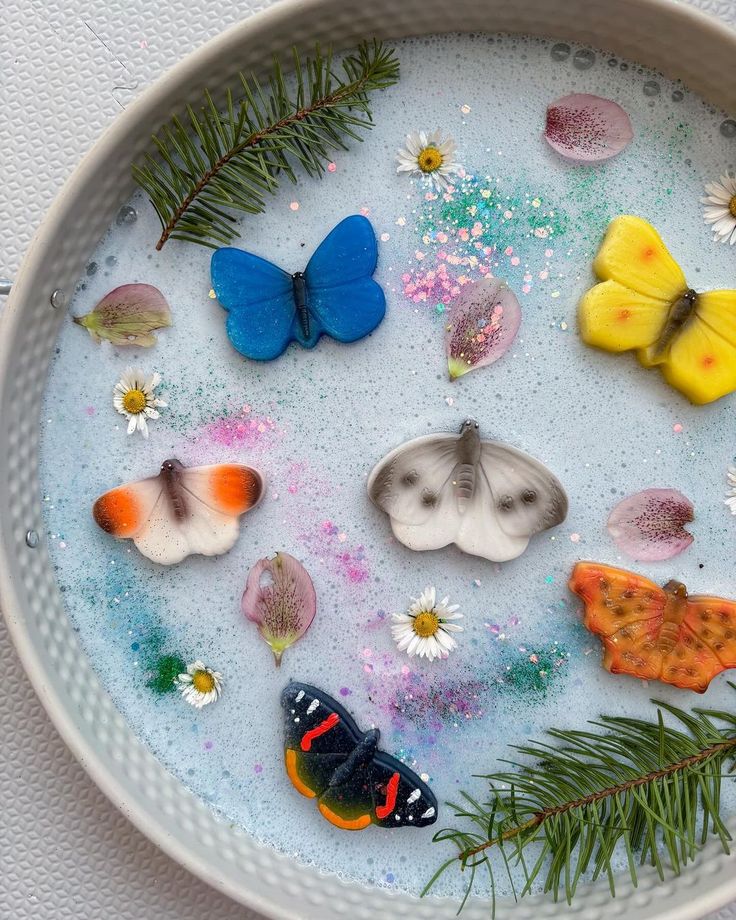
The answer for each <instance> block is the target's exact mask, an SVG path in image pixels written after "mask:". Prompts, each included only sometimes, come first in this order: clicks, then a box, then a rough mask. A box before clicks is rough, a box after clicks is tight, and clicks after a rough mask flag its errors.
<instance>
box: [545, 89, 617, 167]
mask: <svg viewBox="0 0 736 920" xmlns="http://www.w3.org/2000/svg"><path fill="white" fill-rule="evenodd" d="M544 136H545V139H546V140H547V143H548V144H549V145H550V147H552V148H554V149H555V150H556V151H557V152H558V153H559V154H561V155H562V156H563V157H565V158H566V159H568V160H575V161H576V162H578V163H594V162H597V161H600V160H608V159H610V157H615V156H616V154H617V153H621V151H622V150H623V149H624V147H626V146H628V144H629V142H630V141H631V139H632V137H633V136H634V132H633V130H632V127H631V122H630V121H629V116H628V115H627V114H626V112H624V110H623V109H622V108H621V106H620V105H618V104H617V103H615V102H612V101H611V100H610V99H602V98H601V97H600V96H591V95H590V94H588V93H572V94H571V95H569V96H563V98H562V99H558V100H557V102H553V103H552V104H551V105H550V106H548V108H547V123H546V126H545V129H544Z"/></svg>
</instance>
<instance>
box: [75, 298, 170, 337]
mask: <svg viewBox="0 0 736 920" xmlns="http://www.w3.org/2000/svg"><path fill="white" fill-rule="evenodd" d="M73 319H74V322H75V323H77V324H78V325H80V326H84V328H85V329H86V330H87V332H89V334H90V335H91V336H92V338H93V339H94V341H95V342H100V341H101V340H102V339H107V340H108V341H109V342H112V343H113V345H138V346H140V347H141V348H150V347H151V345H154V344H155V342H156V336H155V335H153V332H154V331H155V330H156V329H163V328H164V327H166V326H170V325H171V310H170V309H169V305H168V303H167V302H166V298H165V297H164V295H163V294H162V293H161V291H159V289H158V288H155V287H153V285H151V284H123V285H121V286H120V287H116V288H114V289H113V290H112V291H110V292H109V293H108V294H105V296H104V297H103V298H102V300H101V301H100V302H99V303H98V304H97V306H96V307H95V308H94V310H92V312H91V313H87V314H85V315H84V316H75V317H73Z"/></svg>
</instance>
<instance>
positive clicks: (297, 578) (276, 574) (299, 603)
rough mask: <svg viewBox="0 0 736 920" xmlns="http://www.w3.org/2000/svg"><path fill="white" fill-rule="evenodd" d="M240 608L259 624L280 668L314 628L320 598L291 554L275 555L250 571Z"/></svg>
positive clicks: (303, 569)
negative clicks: (283, 658) (285, 655)
mask: <svg viewBox="0 0 736 920" xmlns="http://www.w3.org/2000/svg"><path fill="white" fill-rule="evenodd" d="M241 608H242V611H243V613H244V614H245V616H246V617H247V618H248V619H249V620H250V621H251V622H253V623H256V624H257V626H258V631H259V632H260V634H261V636H262V638H263V639H264V640H265V641H266V642H267V643H268V644H269V645H270V646H271V651H272V652H273V655H274V658H275V659H276V665H277V666H278V665H280V664H281V656H282V655H283V653H284V651H285V650H286V649H287V648H289V646H290V645H293V644H294V643H295V642H296V641H297V640H298V639H301V637H302V636H303V635H304V633H305V632H306V631H307V630H308V629H309V627H310V626H311V624H312V620H313V619H314V615H315V613H316V612H317V596H316V594H315V591H314V585H313V584H312V579H311V578H310V577H309V573H308V572H307V570H306V569H305V568H304V566H303V565H302V564H301V563H300V562H299V561H297V560H296V559H295V558H294V557H293V556H290V555H289V554H288V553H276V555H275V556H274V557H273V559H260V560H259V561H258V562H257V563H256V564H255V565H254V566H253V568H252V569H251V570H250V573H249V575H248V580H247V582H246V584H245V591H244V592H243V599H242V601H241Z"/></svg>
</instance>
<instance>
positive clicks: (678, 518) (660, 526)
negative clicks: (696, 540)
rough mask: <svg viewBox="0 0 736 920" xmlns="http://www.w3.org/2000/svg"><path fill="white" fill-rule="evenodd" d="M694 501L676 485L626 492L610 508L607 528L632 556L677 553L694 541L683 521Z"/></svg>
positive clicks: (666, 556) (646, 558)
mask: <svg viewBox="0 0 736 920" xmlns="http://www.w3.org/2000/svg"><path fill="white" fill-rule="evenodd" d="M692 520H693V505H692V502H691V501H690V499H689V498H686V497H685V496H684V495H683V494H682V492H678V491H677V490H676V489H646V490H645V491H644V492H637V493H636V494H635V495H629V497H628V498H625V499H624V500H623V501H621V502H619V503H618V505H616V507H615V508H614V509H613V511H612V512H611V515H610V517H609V518H608V525H607V526H608V532H609V533H610V534H611V536H612V537H613V539H614V541H615V543H616V546H618V547H619V549H621V550H622V551H623V552H625V553H626V554H627V555H628V556H631V557H632V559H638V560H640V561H642V562H658V561H661V560H662V559H671V558H672V557H673V556H677V555H678V554H679V553H681V552H682V551H683V550H685V549H687V548H688V546H690V544H691V543H692V542H693V537H692V535H691V534H689V533H688V532H687V531H686V530H685V527H684V525H685V524H687V523H689V522H690V521H692Z"/></svg>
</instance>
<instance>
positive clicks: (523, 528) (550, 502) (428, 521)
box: [368, 420, 567, 562]
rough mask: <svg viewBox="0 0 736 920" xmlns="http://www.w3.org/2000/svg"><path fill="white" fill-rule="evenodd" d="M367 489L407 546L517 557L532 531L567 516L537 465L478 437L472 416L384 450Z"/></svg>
mask: <svg viewBox="0 0 736 920" xmlns="http://www.w3.org/2000/svg"><path fill="white" fill-rule="evenodd" d="M368 494H369V496H370V498H371V500H372V501H373V503H374V504H376V505H377V506H378V507H379V508H381V509H382V510H383V511H385V512H386V513H387V514H388V515H389V517H390V519H391V527H392V530H393V532H394V535H395V536H396V538H397V539H398V540H400V542H401V543H403V544H404V545H405V546H407V547H409V549H414V550H429V549H440V548H441V547H443V546H447V545H448V544H450V543H455V544H456V545H457V546H458V547H459V548H460V549H461V550H462V551H463V552H466V553H470V554H471V555H475V556H482V557H484V558H486V559H490V560H492V561H494V562H505V561H507V560H509V559H514V558H516V557H517V556H519V555H521V553H522V552H523V551H524V550H525V549H526V547H527V545H528V543H529V540H530V538H531V537H532V535H533V534H535V533H538V532H539V531H541V530H545V529H547V528H549V527H553V526H555V525H556V524H559V523H560V522H561V521H563V520H564V519H565V516H566V514H567V497H566V495H565V492H564V490H563V488H562V486H561V484H560V483H559V481H558V480H557V479H556V477H555V476H553V475H552V473H550V472H549V470H547V468H546V467H545V466H544V465H543V464H541V463H540V462H539V461H538V460H535V459H534V458H532V457H530V456H529V455H528V454H525V453H523V452H522V451H520V450H516V449H515V448H513V447H511V446H510V445H508V444H502V443H501V442H498V441H485V440H481V438H480V434H479V432H478V425H477V424H476V423H475V422H474V421H472V420H469V421H467V422H465V423H464V424H463V426H462V428H461V430H460V433H459V434H451V433H443V434H435V435H425V436H424V437H420V438H415V439H414V440H413V441H408V442H407V443H406V444H402V445H401V446H400V447H397V448H396V449H395V450H393V451H391V452H390V453H389V454H387V456H386V457H384V459H383V460H381V461H380V463H378V464H377V466H376V467H375V468H374V469H373V471H372V472H371V474H370V476H369V478H368Z"/></svg>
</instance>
